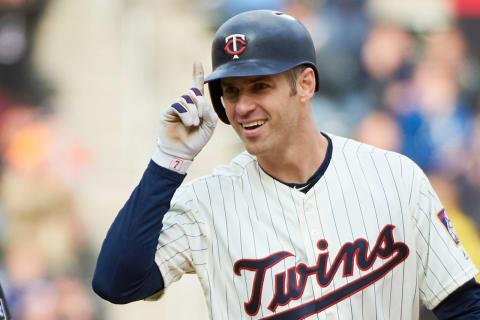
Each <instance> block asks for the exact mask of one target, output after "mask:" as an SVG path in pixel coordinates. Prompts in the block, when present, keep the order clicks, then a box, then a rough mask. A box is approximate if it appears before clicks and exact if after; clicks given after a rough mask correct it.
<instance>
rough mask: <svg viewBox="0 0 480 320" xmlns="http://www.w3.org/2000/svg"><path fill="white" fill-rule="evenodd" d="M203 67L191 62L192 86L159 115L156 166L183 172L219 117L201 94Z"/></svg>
mask: <svg viewBox="0 0 480 320" xmlns="http://www.w3.org/2000/svg"><path fill="white" fill-rule="evenodd" d="M203 78H204V75H203V67H202V64H201V63H200V62H195V63H194V65H193V87H192V88H191V89H190V90H189V91H188V93H186V94H184V95H182V96H181V97H180V99H178V101H177V102H175V103H173V104H172V105H171V106H170V107H168V108H167V109H166V110H165V111H164V112H163V114H162V117H161V125H160V135H159V137H158V140H157V152H156V153H155V154H154V156H153V161H155V162H156V163H157V164H158V165H161V166H164V167H167V168H170V169H172V170H174V171H178V172H181V173H184V172H185V171H186V167H188V165H189V164H190V163H191V161H192V160H193V158H195V156H196V155H197V154H198V153H199V152H200V150H202V148H203V147H204V146H205V145H206V144H207V142H208V140H210V137H211V136H212V134H213V131H214V129H215V127H216V125H217V120H218V116H217V114H216V113H215V110H213V108H212V106H211V105H210V103H208V102H207V101H205V98H204V96H203V86H204V80H203Z"/></svg>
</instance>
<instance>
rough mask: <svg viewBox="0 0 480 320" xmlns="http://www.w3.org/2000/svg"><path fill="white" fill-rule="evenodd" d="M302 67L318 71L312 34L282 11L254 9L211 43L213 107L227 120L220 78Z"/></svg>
mask: <svg viewBox="0 0 480 320" xmlns="http://www.w3.org/2000/svg"><path fill="white" fill-rule="evenodd" d="M300 65H307V66H309V67H311V68H312V69H313V70H314V71H315V78H316V83H317V84H316V88H315V91H317V90H318V70H317V67H316V59H315V48H314V46H313V41H312V38H311V36H310V33H309V32H308V31H307V29H306V28H305V26H304V25H303V24H302V23H300V22H299V21H298V20H296V19H295V18H293V17H291V16H289V15H287V14H284V13H282V12H279V11H271V10H254V11H247V12H243V13H240V14H238V15H236V16H234V17H232V18H230V19H229V20H227V21H226V22H225V23H224V24H223V25H221V26H220V28H219V29H218V30H217V33H216V34H215V38H214V40H213V44H212V68H213V71H212V73H211V74H210V75H209V76H208V77H206V79H205V83H208V88H209V91H210V97H211V99H212V104H213V108H214V109H215V111H216V112H217V114H218V117H219V118H220V119H221V120H222V121H223V122H225V123H227V124H228V123H230V122H229V121H228V118H227V115H226V113H225V109H224V107H223V104H222V101H221V96H222V88H221V86H220V79H222V78H230V77H245V76H260V75H273V74H278V73H281V72H284V71H287V70H289V69H292V68H294V67H297V66H300Z"/></svg>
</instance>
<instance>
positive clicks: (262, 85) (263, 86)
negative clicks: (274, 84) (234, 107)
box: [254, 82, 268, 90]
mask: <svg viewBox="0 0 480 320" xmlns="http://www.w3.org/2000/svg"><path fill="white" fill-rule="evenodd" d="M254 88H255V90H262V89H266V88H268V84H266V83H263V82H258V83H255V86H254Z"/></svg>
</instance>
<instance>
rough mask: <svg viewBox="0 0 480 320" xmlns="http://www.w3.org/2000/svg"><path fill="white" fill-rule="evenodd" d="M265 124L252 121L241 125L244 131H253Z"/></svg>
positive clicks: (261, 121)
mask: <svg viewBox="0 0 480 320" xmlns="http://www.w3.org/2000/svg"><path fill="white" fill-rule="evenodd" d="M264 123H265V121H264V120H259V121H253V122H249V123H242V127H243V128H244V129H246V130H253V129H256V128H258V127H261V126H262V125H263V124H264Z"/></svg>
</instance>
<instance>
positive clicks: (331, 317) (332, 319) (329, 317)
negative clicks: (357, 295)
mask: <svg viewBox="0 0 480 320" xmlns="http://www.w3.org/2000/svg"><path fill="white" fill-rule="evenodd" d="M326 319H327V320H335V319H337V317H336V316H335V314H334V313H333V312H327V317H326Z"/></svg>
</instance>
